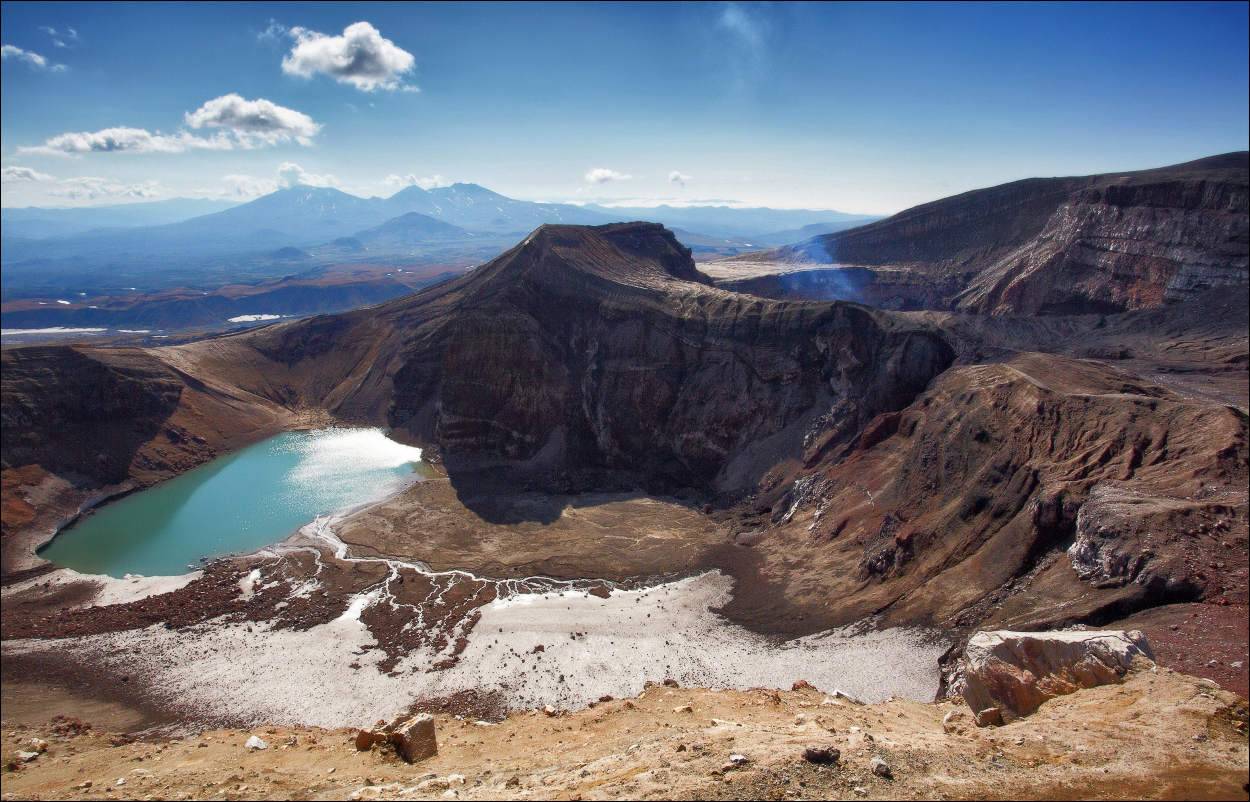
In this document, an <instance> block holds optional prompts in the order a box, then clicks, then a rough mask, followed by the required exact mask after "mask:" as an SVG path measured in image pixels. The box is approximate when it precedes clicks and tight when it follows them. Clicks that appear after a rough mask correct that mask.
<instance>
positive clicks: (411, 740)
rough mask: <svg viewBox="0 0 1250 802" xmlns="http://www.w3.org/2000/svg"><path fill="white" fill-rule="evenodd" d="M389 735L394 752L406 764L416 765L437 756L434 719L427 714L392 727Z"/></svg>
mask: <svg viewBox="0 0 1250 802" xmlns="http://www.w3.org/2000/svg"><path fill="white" fill-rule="evenodd" d="M389 735H390V740H391V743H393V744H394V745H395V751H396V752H398V753H399V756H400V757H402V758H403V759H404V760H405V761H407V762H408V763H416V762H417V761H418V760H425V759H426V758H427V757H434V756H435V755H437V754H438V741H437V740H436V739H435V736H434V717H433V716H431V715H430V714H429V713H422V714H420V715H418V716H414V717H412V718H410V719H408V720H407V721H404V722H402V723H400V724H397V725H395V726H393V727H392V728H390V733H389Z"/></svg>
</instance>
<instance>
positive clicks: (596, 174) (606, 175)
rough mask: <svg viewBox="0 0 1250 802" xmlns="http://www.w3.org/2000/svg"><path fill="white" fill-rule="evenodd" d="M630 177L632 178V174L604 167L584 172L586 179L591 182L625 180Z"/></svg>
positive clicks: (603, 182)
mask: <svg viewBox="0 0 1250 802" xmlns="http://www.w3.org/2000/svg"><path fill="white" fill-rule="evenodd" d="M630 178H633V176H631V175H625V174H623V173H618V172H617V171H615V170H609V169H608V168H606V167H596V168H594V169H593V170H591V171H590V172H588V173H586V181H588V182H589V183H591V184H606V183H607V182H609V181H625V180H627V179H630Z"/></svg>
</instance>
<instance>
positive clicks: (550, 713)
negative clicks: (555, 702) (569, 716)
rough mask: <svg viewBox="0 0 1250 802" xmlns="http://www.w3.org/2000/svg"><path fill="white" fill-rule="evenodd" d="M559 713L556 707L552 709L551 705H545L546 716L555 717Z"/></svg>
mask: <svg viewBox="0 0 1250 802" xmlns="http://www.w3.org/2000/svg"><path fill="white" fill-rule="evenodd" d="M557 712H558V711H557V710H556V709H555V708H554V707H552V706H551V705H543V714H544V715H547V716H554V715H555V714H556V713H557Z"/></svg>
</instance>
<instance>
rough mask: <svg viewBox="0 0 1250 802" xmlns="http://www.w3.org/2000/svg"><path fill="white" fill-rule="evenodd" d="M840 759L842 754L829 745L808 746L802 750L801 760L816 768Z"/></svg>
mask: <svg viewBox="0 0 1250 802" xmlns="http://www.w3.org/2000/svg"><path fill="white" fill-rule="evenodd" d="M841 758H842V752H841V751H840V750H839V749H838V748H837V747H834V746H830V745H829V744H808V745H807V746H806V747H805V748H804V749H803V759H804V760H806V761H807V762H808V763H815V764H816V765H818V766H827V765H829V764H831V763H837V762H838V761H839V760H840V759H841Z"/></svg>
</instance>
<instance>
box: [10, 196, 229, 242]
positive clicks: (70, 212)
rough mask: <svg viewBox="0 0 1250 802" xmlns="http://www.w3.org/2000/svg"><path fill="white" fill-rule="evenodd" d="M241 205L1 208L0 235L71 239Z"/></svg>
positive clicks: (196, 201) (173, 202)
mask: <svg viewBox="0 0 1250 802" xmlns="http://www.w3.org/2000/svg"><path fill="white" fill-rule="evenodd" d="M241 203H242V201H227V200H208V199H207V198H171V199H169V200H163V201H149V202H144V203H125V204H118V205H114V206H86V207H80V208H51V209H47V208H40V207H38V206H27V207H25V208H21V209H4V210H3V211H2V212H0V235H3V236H5V237H24V238H27V239H46V238H48V237H71V236H74V235H77V234H84V233H86V232H88V231H91V230H92V229H96V228H137V227H139V226H159V225H164V224H166V223H181V222H182V221H183V220H189V219H191V218H192V217H199V216H201V215H205V214H212V213H214V212H220V211H224V210H225V209H230V208H233V207H235V206H238V205H240V204H241Z"/></svg>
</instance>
